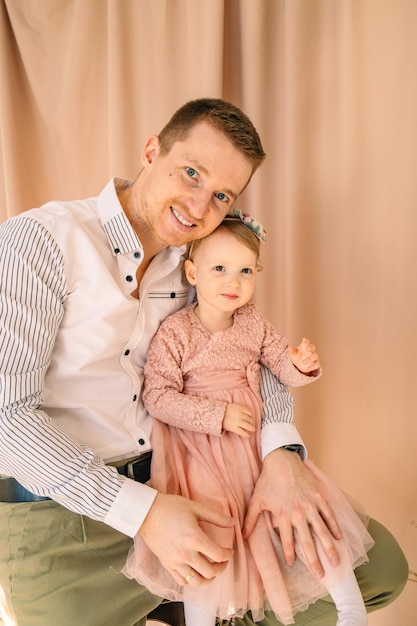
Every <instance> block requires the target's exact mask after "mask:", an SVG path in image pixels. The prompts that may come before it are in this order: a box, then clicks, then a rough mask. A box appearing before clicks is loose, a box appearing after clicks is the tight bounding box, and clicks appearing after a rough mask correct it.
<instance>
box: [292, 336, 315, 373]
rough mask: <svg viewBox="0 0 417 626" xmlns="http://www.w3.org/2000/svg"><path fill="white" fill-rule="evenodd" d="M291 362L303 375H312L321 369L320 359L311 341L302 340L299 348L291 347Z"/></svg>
mask: <svg viewBox="0 0 417 626" xmlns="http://www.w3.org/2000/svg"><path fill="white" fill-rule="evenodd" d="M290 357H291V361H292V362H293V364H294V365H295V367H296V368H297V369H298V370H300V372H303V374H311V373H313V372H315V371H317V370H319V369H320V362H319V357H318V354H317V352H316V348H315V346H313V344H312V343H311V342H310V339H306V338H305V337H304V338H303V339H302V341H301V343H300V345H299V346H298V347H297V348H291V347H290Z"/></svg>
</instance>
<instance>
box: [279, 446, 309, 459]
mask: <svg viewBox="0 0 417 626" xmlns="http://www.w3.org/2000/svg"><path fill="white" fill-rule="evenodd" d="M281 448H283V449H284V450H288V452H295V453H296V454H298V455H299V456H300V457H301V458H304V446H302V445H301V444H299V443H291V444H287V445H285V446H281Z"/></svg>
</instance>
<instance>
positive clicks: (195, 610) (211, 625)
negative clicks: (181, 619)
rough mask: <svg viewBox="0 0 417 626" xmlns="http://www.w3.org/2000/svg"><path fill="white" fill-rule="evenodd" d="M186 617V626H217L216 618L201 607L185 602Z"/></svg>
mask: <svg viewBox="0 0 417 626" xmlns="http://www.w3.org/2000/svg"><path fill="white" fill-rule="evenodd" d="M184 615H185V624H186V626H215V625H216V616H215V615H212V614H211V613H207V611H205V610H204V609H202V608H201V606H196V605H195V604H188V603H187V602H184Z"/></svg>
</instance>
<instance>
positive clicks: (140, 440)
mask: <svg viewBox="0 0 417 626" xmlns="http://www.w3.org/2000/svg"><path fill="white" fill-rule="evenodd" d="M138 443H139V445H141V446H144V445H145V440H144V439H142V438H140V439H139V441H138Z"/></svg>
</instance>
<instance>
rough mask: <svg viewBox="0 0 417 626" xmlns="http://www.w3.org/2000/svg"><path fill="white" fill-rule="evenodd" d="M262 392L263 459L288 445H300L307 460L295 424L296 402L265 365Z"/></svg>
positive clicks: (261, 384) (305, 450)
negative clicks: (294, 409) (294, 408)
mask: <svg viewBox="0 0 417 626" xmlns="http://www.w3.org/2000/svg"><path fill="white" fill-rule="evenodd" d="M260 392H261V397H262V402H263V414H262V430H261V452H262V458H263V459H264V458H265V457H266V456H267V455H268V454H269V453H270V452H272V451H273V450H276V449H277V448H281V447H282V446H285V445H288V444H300V445H301V446H302V447H303V449H302V450H301V452H300V454H301V457H302V458H303V459H305V458H307V448H306V446H305V444H304V442H303V440H302V438H301V437H300V434H299V433H298V431H297V428H296V427H295V424H294V419H293V417H294V416H293V407H294V404H295V400H294V398H293V396H292V395H291V394H290V392H289V391H288V388H287V387H286V386H285V385H283V384H282V383H281V382H280V381H279V380H278V378H277V377H276V376H274V375H273V374H272V372H271V371H270V370H269V369H268V368H267V367H265V366H264V365H261V381H260Z"/></svg>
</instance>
